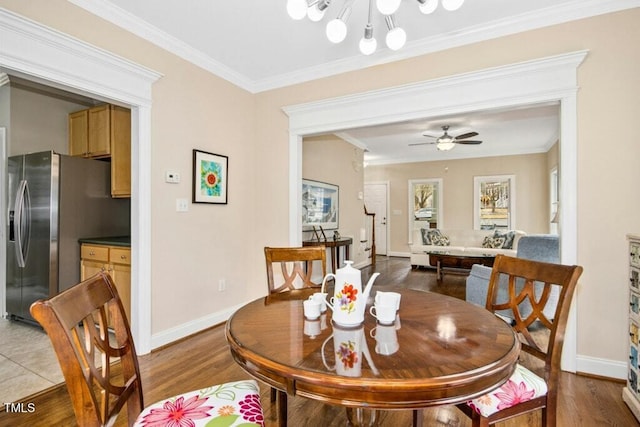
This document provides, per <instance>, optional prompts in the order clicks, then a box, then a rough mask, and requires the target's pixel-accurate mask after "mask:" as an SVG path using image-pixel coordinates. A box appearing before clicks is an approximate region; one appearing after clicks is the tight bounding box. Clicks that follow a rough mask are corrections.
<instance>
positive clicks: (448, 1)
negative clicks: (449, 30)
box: [442, 0, 464, 12]
mask: <svg viewBox="0 0 640 427" xmlns="http://www.w3.org/2000/svg"><path fill="white" fill-rule="evenodd" d="M462 3H464V0H442V7H444V8H445V9H446V10H448V11H451V12H453V11H454V10H458V9H460V7H461V6H462Z"/></svg>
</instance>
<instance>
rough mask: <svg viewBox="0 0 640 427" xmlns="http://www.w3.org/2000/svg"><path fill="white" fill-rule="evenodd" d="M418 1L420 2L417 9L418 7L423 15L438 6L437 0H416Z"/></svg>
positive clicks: (431, 11)
mask: <svg viewBox="0 0 640 427" xmlns="http://www.w3.org/2000/svg"><path fill="white" fill-rule="evenodd" d="M418 1H419V2H420V6H418V9H420V12H422V13H423V14H425V15H429V14H430V13H433V12H434V11H435V10H436V8H437V7H438V0H418ZM443 1H444V0H443Z"/></svg>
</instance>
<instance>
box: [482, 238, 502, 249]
mask: <svg viewBox="0 0 640 427" xmlns="http://www.w3.org/2000/svg"><path fill="white" fill-rule="evenodd" d="M504 242H505V238H504V236H503V237H494V236H487V237H485V238H484V240H483V241H482V247H483V248H490V249H500V248H503V247H504Z"/></svg>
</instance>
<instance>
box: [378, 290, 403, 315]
mask: <svg viewBox="0 0 640 427" xmlns="http://www.w3.org/2000/svg"><path fill="white" fill-rule="evenodd" d="M401 297H402V295H401V294H399V293H398V292H383V291H377V292H376V297H375V298H374V301H375V303H376V305H395V307H396V311H397V310H400V298H401Z"/></svg>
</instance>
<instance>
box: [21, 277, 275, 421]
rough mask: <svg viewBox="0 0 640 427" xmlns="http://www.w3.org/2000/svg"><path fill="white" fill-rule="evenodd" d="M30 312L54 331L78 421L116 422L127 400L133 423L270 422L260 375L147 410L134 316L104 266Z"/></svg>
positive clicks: (155, 405) (200, 391) (47, 330)
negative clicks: (131, 317) (129, 315)
mask: <svg viewBox="0 0 640 427" xmlns="http://www.w3.org/2000/svg"><path fill="white" fill-rule="evenodd" d="M31 314H32V315H33V317H34V318H35V319H36V320H37V321H38V322H39V323H40V324H41V325H42V327H43V328H44V329H45V331H46V332H47V334H48V335H49V339H50V340H51V343H52V344H53V348H54V350H55V353H56V356H57V358H58V362H59V363H60V366H61V368H62V372H63V374H64V378H65V383H66V385H67V390H68V391H69V395H70V397H71V401H72V404H73V410H74V412H75V416H76V421H77V423H78V425H80V426H82V427H93V426H111V425H113V424H114V423H115V421H116V419H117V417H118V415H119V414H120V412H121V411H122V409H123V408H124V406H126V407H127V410H126V412H127V414H126V415H127V421H128V423H127V425H129V426H132V425H136V426H147V425H150V426H157V425H192V426H205V425H225V426H236V425H242V426H247V425H258V426H264V416H263V413H262V406H261V404H260V391H259V388H258V384H257V383H256V382H255V381H254V380H245V381H236V382H230V383H225V384H220V385H215V386H211V387H208V388H205V389H202V390H196V391H192V392H188V393H186V394H182V395H179V396H174V397H172V398H169V399H166V400H163V401H161V402H158V403H155V404H153V405H151V406H149V407H147V408H146V409H144V410H143V407H144V404H143V394H142V384H141V380H140V369H139V366H138V357H137V355H136V350H135V346H134V343H133V338H132V336H131V330H130V328H129V321H128V320H127V318H126V315H125V312H124V308H123V305H122V301H121V300H120V297H119V296H118V292H117V291H116V287H115V285H114V283H113V281H112V279H111V277H110V276H109V275H108V274H107V273H105V272H101V273H98V274H97V275H95V276H93V277H91V278H89V279H87V280H85V281H83V282H81V283H79V284H77V285H75V286H73V287H71V288H69V289H67V290H65V291H64V292H62V293H60V294H58V295H56V296H54V297H52V298H49V299H47V300H39V301H36V302H35V303H33V305H32V306H31ZM123 415H124V414H123ZM213 420H215V421H213ZM208 423H211V424H208Z"/></svg>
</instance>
